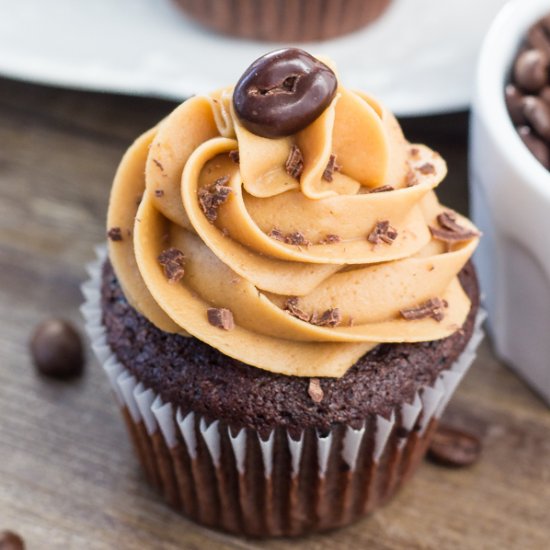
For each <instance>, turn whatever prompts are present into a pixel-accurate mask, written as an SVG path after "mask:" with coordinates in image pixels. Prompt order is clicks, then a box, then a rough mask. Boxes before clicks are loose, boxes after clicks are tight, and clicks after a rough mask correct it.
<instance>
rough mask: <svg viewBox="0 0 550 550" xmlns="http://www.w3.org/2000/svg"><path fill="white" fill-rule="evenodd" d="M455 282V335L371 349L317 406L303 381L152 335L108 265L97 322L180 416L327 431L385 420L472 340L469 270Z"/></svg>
mask: <svg viewBox="0 0 550 550" xmlns="http://www.w3.org/2000/svg"><path fill="white" fill-rule="evenodd" d="M460 281H461V283H462V285H463V288H464V290H465V291H466V293H467V294H468V296H469V297H470V300H471V302H472V308H471V311H470V314H469V315H468V318H467V320H466V322H465V324H464V326H463V328H462V330H460V331H457V332H456V333H455V334H453V335H452V336H450V337H448V338H445V339H443V340H437V341H431V342H422V343H415V344H382V345H379V346H377V347H376V348H374V349H373V350H371V351H370V352H368V353H367V354H365V355H364V356H363V357H362V358H361V359H359V361H357V363H355V365H353V366H352V367H351V368H350V369H349V370H348V371H347V372H346V374H345V375H344V376H343V377H341V378H322V379H321V380H320V384H321V388H322V390H323V393H324V396H323V399H322V401H321V402H320V403H316V402H314V401H313V400H312V399H311V397H310V396H309V395H308V387H309V378H302V377H297V376H282V375H278V374H273V373H271V372H268V371H264V370H261V369H258V368H254V367H251V366H249V365H246V364H244V363H241V362H240V361H237V360H235V359H232V358H230V357H227V356H226V355H224V354H222V353H220V352H219V351H218V350H216V349H214V348H212V347H210V346H209V345H208V344H205V343H203V342H201V341H200V340H197V339H196V338H185V337H182V336H179V335H175V334H167V333H164V332H162V331H161V330H159V329H157V328H156V327H154V326H153V325H152V324H151V323H150V322H149V321H148V320H147V319H145V318H144V317H143V316H142V315H140V314H139V313H137V312H136V311H135V310H134V309H133V308H132V307H131V306H130V305H129V304H128V302H127V301H126V299H125V298H124V295H123V293H122V290H121V288H120V285H119V284H118V281H117V279H116V276H115V275H114V273H113V269H112V267H111V265H110V264H109V263H108V262H107V263H106V264H105V266H104V268H103V284H102V307H103V322H104V324H105V326H106V328H107V341H108V343H109V345H110V347H111V349H112V350H113V352H114V353H115V355H116V356H117V358H118V359H119V361H120V362H121V363H122V364H123V365H124V366H125V367H126V368H128V369H129V370H130V372H131V373H132V374H134V375H135V376H136V378H137V379H138V380H140V381H141V382H143V384H145V386H147V387H149V388H151V389H153V390H154V391H155V392H156V393H157V394H160V395H161V396H162V398H163V400H164V401H168V402H170V403H172V404H173V405H174V406H176V407H179V408H180V409H181V410H182V411H183V412H187V411H189V410H192V411H195V412H198V413H200V414H201V415H203V416H205V417H206V418H209V419H212V420H223V421H224V422H227V423H228V424H229V425H231V426H234V427H235V428H237V429H239V428H252V429H254V430H257V431H259V432H260V433H266V432H268V431H270V430H271V429H272V428H275V427H283V428H285V429H288V430H290V431H291V433H294V432H296V431H301V430H302V429H304V428H312V427H313V428H316V429H318V430H321V431H323V430H324V431H327V430H329V429H330V428H331V426H333V425H334V424H339V423H341V424H346V425H350V426H352V427H357V426H359V425H361V424H362V423H363V421H364V419H365V418H367V417H368V416H369V415H372V414H375V415H380V416H384V417H386V418H387V417H388V416H389V415H390V414H391V411H392V410H394V409H395V407H396V406H398V405H400V404H401V403H403V402H410V401H411V399H412V398H413V397H414V395H415V394H416V392H418V390H419V389H420V388H421V387H423V386H426V385H429V386H431V385H432V384H433V383H434V381H435V380H436V378H437V376H438V375H439V374H440V373H441V372H442V371H443V370H445V369H447V368H449V367H450V366H451V365H452V364H453V363H454V361H455V360H456V358H457V357H458V356H459V355H460V353H461V352H462V350H463V349H464V347H465V346H466V344H467V342H468V341H469V339H470V337H471V335H472V331H473V327H474V320H475V316H476V313H477V310H478V307H479V289H478V283H477V278H476V275H475V271H474V268H473V266H472V264H471V263H469V264H467V265H466V266H465V267H464V269H463V270H462V272H461V273H460Z"/></svg>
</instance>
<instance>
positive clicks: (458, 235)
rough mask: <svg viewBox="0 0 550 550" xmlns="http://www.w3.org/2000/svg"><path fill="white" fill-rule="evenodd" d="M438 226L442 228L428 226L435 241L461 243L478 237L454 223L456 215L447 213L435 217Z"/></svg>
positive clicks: (473, 232)
mask: <svg viewBox="0 0 550 550" xmlns="http://www.w3.org/2000/svg"><path fill="white" fill-rule="evenodd" d="M437 221H438V223H439V225H440V226H441V227H442V228H443V229H440V228H437V227H432V226H430V231H431V233H432V235H433V237H434V238H435V239H438V240H440V241H444V242H446V243H452V242H461V241H467V240H469V239H473V238H474V237H479V233H478V232H477V231H474V230H472V229H468V228H467V227H463V226H462V225H460V224H459V223H457V221H456V215H455V214H454V213H453V212H450V211H447V212H443V213H441V214H439V216H437Z"/></svg>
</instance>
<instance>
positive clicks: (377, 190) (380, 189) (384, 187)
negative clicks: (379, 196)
mask: <svg viewBox="0 0 550 550" xmlns="http://www.w3.org/2000/svg"><path fill="white" fill-rule="evenodd" d="M393 190H394V188H393V187H392V186H391V185H382V187H374V188H373V189H369V191H368V193H369V194H370V193H386V192H387V191H393Z"/></svg>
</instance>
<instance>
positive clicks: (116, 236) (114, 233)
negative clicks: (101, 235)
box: [107, 227, 122, 242]
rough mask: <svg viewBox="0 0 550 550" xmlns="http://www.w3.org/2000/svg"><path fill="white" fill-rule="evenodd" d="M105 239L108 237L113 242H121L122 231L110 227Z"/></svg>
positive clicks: (118, 228)
mask: <svg viewBox="0 0 550 550" xmlns="http://www.w3.org/2000/svg"><path fill="white" fill-rule="evenodd" d="M107 237H109V239H111V241H113V242H118V241H121V240H122V231H121V230H120V227H111V229H109V231H107Z"/></svg>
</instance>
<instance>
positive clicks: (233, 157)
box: [229, 149, 241, 164]
mask: <svg viewBox="0 0 550 550" xmlns="http://www.w3.org/2000/svg"><path fill="white" fill-rule="evenodd" d="M229 158H230V159H231V160H232V161H233V162H234V163H235V164H239V162H240V161H241V158H240V156H239V150H238V149H233V151H229Z"/></svg>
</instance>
